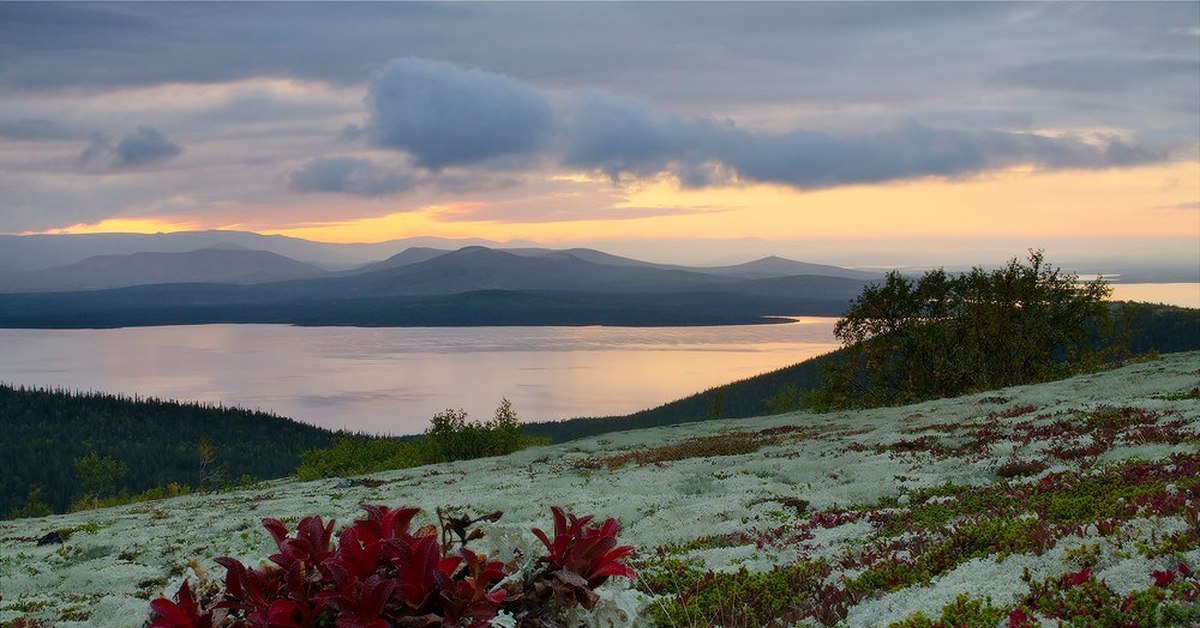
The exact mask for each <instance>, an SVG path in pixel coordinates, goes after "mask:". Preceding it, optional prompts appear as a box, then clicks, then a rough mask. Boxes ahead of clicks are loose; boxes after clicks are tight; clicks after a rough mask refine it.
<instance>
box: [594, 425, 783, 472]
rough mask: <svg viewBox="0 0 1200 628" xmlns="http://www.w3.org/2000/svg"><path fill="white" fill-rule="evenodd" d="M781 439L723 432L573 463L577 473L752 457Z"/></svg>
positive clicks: (767, 433) (772, 435)
mask: <svg viewBox="0 0 1200 628" xmlns="http://www.w3.org/2000/svg"><path fill="white" fill-rule="evenodd" d="M781 440H782V437H781V436H779V435H778V434H776V433H772V432H771V430H764V431H762V432H726V433H724V434H714V435H712V436H697V437H695V438H689V439H687V440H684V441H682V442H679V443H675V444H672V445H664V446H662V447H653V448H648V449H637V450H634V451H629V452H625V453H621V454H616V455H612V456H604V457H600V458H586V459H584V460H580V461H577V462H575V463H574V465H573V466H575V467H576V468H579V469H600V468H607V469H618V468H620V467H623V466H625V465H627V464H630V463H633V464H639V465H646V464H662V463H665V462H673V461H676V460H686V459H688V458H715V457H720V456H741V455H744V454H752V453H754V452H756V451H758V450H759V449H762V448H763V447H766V446H767V445H774V444H777V443H779V442H781Z"/></svg>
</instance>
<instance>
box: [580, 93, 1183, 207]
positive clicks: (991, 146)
mask: <svg viewBox="0 0 1200 628" xmlns="http://www.w3.org/2000/svg"><path fill="white" fill-rule="evenodd" d="M566 128H567V132H566V135H565V138H564V141H565V157H564V159H565V163H566V164H567V165H569V166H572V167H577V168H584V169H589V170H599V171H601V172H604V173H605V174H607V175H609V176H610V177H612V178H614V179H618V178H620V177H622V176H625V175H632V176H635V177H644V176H648V175H653V174H656V173H661V172H671V173H673V174H675V175H676V176H678V177H679V179H680V181H681V182H682V183H683V184H684V185H686V186H689V187H703V186H705V185H710V184H713V183H721V182H725V181H727V180H729V179H732V178H736V179H738V180H741V181H760V182H771V183H780V184H784V185H789V186H793V187H796V188H801V189H811V188H827V187H835V186H839V185H851V184H861V183H879V182H885V181H894V180H902V179H912V178H920V177H928V176H942V177H957V176H965V175H971V174H975V173H978V172H982V171H985V170H989V169H994V168H1002V167H1006V166H1012V165H1016V164H1026V163H1029V164H1033V165H1034V166H1036V167H1040V168H1044V169H1060V168H1085V169H1094V168H1111V167H1121V166H1131V165H1136V164H1141V163H1148V162H1153V161H1158V160H1161V159H1164V158H1165V157H1166V155H1165V153H1164V152H1163V151H1161V150H1157V149H1154V148H1151V147H1146V146H1141V145H1138V144H1134V143H1128V142H1121V141H1118V140H1115V139H1114V140H1107V141H1104V142H1103V143H1093V142H1086V141H1083V140H1081V139H1078V138H1071V137H1061V138H1052V137H1046V136H1040V135H1034V134H1030V133H1010V132H999V131H962V130H947V129H934V128H929V127H926V126H922V125H920V124H915V123H914V124H908V125H906V126H903V127H902V128H900V129H896V130H891V131H883V132H875V133H867V134H858V135H839V136H835V135H830V134H826V133H819V132H815V131H807V130H796V131H792V132H789V133H777V134H772V133H752V132H749V131H746V130H743V129H740V128H738V127H737V126H736V125H734V124H733V123H732V122H729V121H718V120H713V119H706V118H683V117H680V116H656V115H655V114H654V112H653V111H652V110H651V109H650V108H649V107H648V106H646V105H644V104H642V103H639V102H636V101H630V100H627V99H621V98H616V97H613V96H606V95H600V94H592V95H589V96H588V97H586V98H584V99H583V100H582V101H581V102H580V103H579V105H578V107H577V108H576V109H575V111H574V114H573V116H572V119H571V121H570V123H569V124H568V125H566Z"/></svg>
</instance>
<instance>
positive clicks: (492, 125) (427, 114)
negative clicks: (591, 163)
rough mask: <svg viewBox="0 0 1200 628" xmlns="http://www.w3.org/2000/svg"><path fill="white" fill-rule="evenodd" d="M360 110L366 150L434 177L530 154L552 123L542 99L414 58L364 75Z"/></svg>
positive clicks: (492, 78) (504, 81)
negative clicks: (407, 158) (408, 162)
mask: <svg viewBox="0 0 1200 628" xmlns="http://www.w3.org/2000/svg"><path fill="white" fill-rule="evenodd" d="M367 107H368V109H369V120H368V124H367V133H368V136H369V137H370V140H371V142H372V143H373V144H374V145H376V146H379V147H384V148H392V149H397V150H402V151H405V152H407V153H409V154H410V155H412V157H413V159H414V161H415V162H416V163H417V165H420V166H423V167H426V168H430V169H434V170H437V169H441V168H444V167H447V166H458V165H469V164H476V163H480V162H483V161H487V160H489V159H494V158H499V157H509V156H514V155H526V154H531V153H535V152H536V151H538V150H539V149H540V148H541V147H542V146H543V145H544V144H545V143H546V142H547V141H548V140H549V139H550V137H551V134H552V132H553V128H554V122H555V116H554V110H553V109H552V107H551V105H550V99H549V98H548V97H547V96H546V95H545V94H544V93H542V92H541V91H539V90H537V89H535V88H533V87H531V86H529V85H526V84H525V83H521V82H519V81H516V80H513V79H511V78H509V77H507V76H504V75H501V74H493V73H491V72H484V71H482V70H474V69H467V68H463V67H460V66H456V65H453V64H450V63H446V62H442V61H428V60H425V59H415V58H405V59H398V60H395V61H392V62H390V63H388V64H387V65H386V66H384V68H383V69H381V70H379V71H378V72H376V73H375V74H374V75H372V77H371V81H370V84H369V86H368V88H367Z"/></svg>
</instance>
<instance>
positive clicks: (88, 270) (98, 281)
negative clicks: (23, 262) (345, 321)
mask: <svg viewBox="0 0 1200 628" xmlns="http://www.w3.org/2000/svg"><path fill="white" fill-rule="evenodd" d="M326 274H328V273H327V271H325V270H322V269H320V268H318V267H316V266H313V265H312V264H305V263H303V262H298V261H296V260H294V259H291V258H288V257H284V256H282V255H278V254H276V253H271V252H269V251H254V250H250V249H246V248H243V247H241V246H238V245H234V244H226V245H223V246H220V247H213V248H207V249H200V250H197V251H188V252H184V253H133V254H130V255H97V256H95V257H89V258H87V259H85V260H82V261H79V262H75V263H74V264H68V265H66V266H59V267H56V268H47V269H42V270H30V271H24V272H9V273H0V292H71V291H77V290H102V289H107V288H124V287H127V286H139V285H146V284H166V283H229V284H255V283H267V282H273V281H286V280H290V279H300V278H305V277H319V276H322V275H326Z"/></svg>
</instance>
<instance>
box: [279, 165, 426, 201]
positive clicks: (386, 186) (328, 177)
mask: <svg viewBox="0 0 1200 628" xmlns="http://www.w3.org/2000/svg"><path fill="white" fill-rule="evenodd" d="M416 183H417V179H416V177H414V176H412V175H410V174H407V173H404V172H400V171H398V170H395V169H391V168H387V167H384V166H380V165H377V164H376V163H375V162H373V161H371V160H369V159H360V158H356V157H328V158H322V159H313V160H310V161H308V162H306V163H305V164H304V165H303V166H301V167H300V168H299V169H297V170H295V171H294V172H292V173H291V175H289V177H288V188H289V189H291V190H293V191H296V192H337V193H342V194H353V195H356V196H368V197H370V196H385V195H388V194H395V193H397V192H402V191H405V190H409V189H411V188H412V187H413V186H414V185H416Z"/></svg>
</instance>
